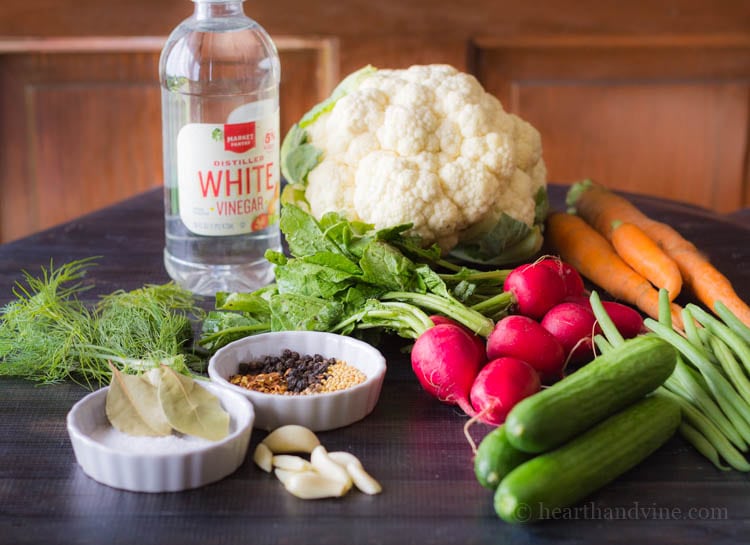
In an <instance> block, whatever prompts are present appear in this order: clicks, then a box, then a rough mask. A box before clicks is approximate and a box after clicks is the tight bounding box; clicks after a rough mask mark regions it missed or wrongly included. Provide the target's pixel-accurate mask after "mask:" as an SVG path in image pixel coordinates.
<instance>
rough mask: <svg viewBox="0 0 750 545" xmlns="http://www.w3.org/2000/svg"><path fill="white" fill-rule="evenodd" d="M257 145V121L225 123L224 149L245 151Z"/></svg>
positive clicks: (236, 151)
mask: <svg viewBox="0 0 750 545" xmlns="http://www.w3.org/2000/svg"><path fill="white" fill-rule="evenodd" d="M254 147H255V121H249V122H248V123H232V124H225V125H224V150H225V151H233V152H235V153H244V152H246V151H248V150H251V149H253V148H254Z"/></svg>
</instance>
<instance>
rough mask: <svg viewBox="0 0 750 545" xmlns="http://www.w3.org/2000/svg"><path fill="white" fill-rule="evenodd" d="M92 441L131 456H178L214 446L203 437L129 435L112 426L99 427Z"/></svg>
mask: <svg viewBox="0 0 750 545" xmlns="http://www.w3.org/2000/svg"><path fill="white" fill-rule="evenodd" d="M91 439H93V440H94V441H96V442H97V443H100V444H102V445H104V446H106V447H110V448H112V449H115V450H117V451H120V452H127V453H131V454H177V453H181V452H189V451H191V450H197V449H201V448H203V447H207V446H209V445H211V444H213V442H212V441H208V440H207V439H203V438H201V437H194V436H191V435H177V434H174V433H173V434H171V435H165V436H160V437H148V436H137V435H128V434H126V433H122V432H121V431H119V430H117V429H115V428H113V427H112V426H99V427H98V428H96V429H95V430H94V431H93V432H92V433H91Z"/></svg>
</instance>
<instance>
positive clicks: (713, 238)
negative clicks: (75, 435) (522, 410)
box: [0, 187, 750, 545]
mask: <svg viewBox="0 0 750 545" xmlns="http://www.w3.org/2000/svg"><path fill="white" fill-rule="evenodd" d="M550 193H551V196H552V200H553V203H554V204H556V205H557V207H558V208H559V207H560V206H561V202H562V195H563V192H562V188H560V187H551V188H550ZM634 199H635V201H636V202H637V204H639V205H640V206H641V207H642V208H643V209H644V210H646V211H647V212H648V213H650V214H652V215H653V216H654V217H656V218H659V219H662V220H665V221H668V222H669V223H671V224H672V225H674V226H675V227H677V228H678V229H679V230H680V231H682V232H683V233H684V234H685V235H687V236H688V237H689V238H690V239H692V240H693V241H694V242H695V243H696V244H697V245H698V246H699V247H700V248H701V249H702V250H704V251H705V252H706V253H707V254H708V255H709V256H710V257H711V259H712V260H714V261H715V262H716V264H717V265H718V266H719V267H720V268H721V269H722V270H724V271H725V272H726V273H727V275H728V276H729V277H730V279H731V280H732V281H733V282H734V283H735V285H736V286H737V287H738V290H739V292H740V295H741V296H743V297H744V298H745V299H746V300H750V246H749V245H748V242H750V229H749V228H748V224H744V225H743V223H742V222H743V221H744V220H745V218H747V217H748V216H747V215H742V214H740V215H737V216H735V217H733V218H721V217H717V216H715V215H713V214H711V213H708V212H706V211H703V210H700V209H696V208H692V207H687V206H683V205H679V204H674V203H666V202H663V201H658V200H654V199H649V198H643V197H634ZM162 246H163V220H162V203H161V194H160V191H158V190H156V191H151V192H148V193H146V194H143V195H141V196H138V197H136V198H134V199H131V200H129V201H126V202H123V203H121V204H118V205H116V206H114V207H111V208H108V209H106V210H103V211H101V212H97V213H94V214H91V215H89V216H86V217H83V218H81V219H79V220H76V221H73V222H70V223H68V224H65V225H62V226H60V227H58V228H55V229H52V230H49V231H46V232H43V233H40V234H37V235H34V236H31V237H28V238H26V239H23V240H19V241H16V242H12V243H9V244H5V245H3V246H0V304H3V303H5V302H7V301H9V300H10V299H11V297H12V293H11V288H12V285H13V284H14V282H16V281H17V280H19V279H20V274H19V271H20V270H21V269H25V270H28V271H29V272H31V273H36V272H38V271H39V267H40V266H42V265H45V266H46V265H49V262H50V259H53V260H54V262H55V263H56V264H62V263H64V262H67V261H70V260H73V259H79V258H83V257H88V256H94V255H100V256H102V258H101V259H100V261H99V265H98V266H97V267H96V268H95V269H93V270H92V271H91V272H90V274H89V276H88V281H89V282H91V283H93V284H94V285H95V288H94V289H93V290H92V291H91V292H90V294H89V296H90V297H94V296H95V295H96V294H98V293H109V292H111V291H114V290H116V289H133V288H137V287H140V286H141V285H143V284H144V283H159V282H164V281H167V280H168V278H167V276H166V273H165V272H164V269H163V266H162V253H161V252H162ZM385 352H386V356H387V358H388V363H389V368H388V372H387V376H386V381H385V385H384V387H383V392H382V397H381V399H380V402H379V404H378V406H377V408H376V409H375V411H374V413H373V414H372V415H370V416H369V417H368V418H366V419H365V420H363V421H362V422H360V423H357V424H354V425H352V426H349V427H347V428H344V429H339V430H335V431H330V432H326V433H321V434H320V437H321V439H322V441H323V443H324V444H325V445H326V446H327V447H328V448H329V449H331V450H336V449H346V450H350V451H352V452H354V453H355V454H357V455H358V456H359V457H360V458H361V459H362V461H363V462H364V464H365V466H366V467H367V468H368V469H369V470H370V472H371V473H372V474H373V475H374V476H376V477H377V478H378V479H379V480H380V481H381V482H382V484H383V486H384V492H383V493H382V494H381V495H378V496H374V497H369V496H365V495H363V494H361V493H357V492H354V491H353V492H351V493H350V494H348V495H347V496H346V497H344V498H342V499H333V500H320V501H303V500H298V499H296V498H294V497H292V496H291V495H289V494H288V493H286V492H285V491H284V490H283V489H282V487H281V485H280V484H279V483H278V482H277V481H276V479H275V478H274V477H271V476H269V475H267V474H265V473H263V472H262V471H260V470H259V469H257V468H256V467H255V466H254V465H253V463H252V461H250V460H249V459H248V461H247V462H246V463H245V464H244V465H243V466H242V467H240V469H239V470H238V471H237V472H236V473H235V474H233V475H231V476H230V477H228V478H226V479H225V480H223V481H221V482H218V483H215V484H212V485H209V486H206V487H204V488H200V489H197V490H192V491H185V492H179V493H169V494H142V493H131V492H124V491H120V490H115V489H112V488H108V487H106V486H104V485H101V484H98V483H97V482H95V481H93V480H91V479H90V478H88V477H87V476H86V475H84V473H83V472H82V471H81V469H80V468H79V467H78V466H77V464H76V462H75V459H74V456H73V450H72V448H71V446H70V442H69V440H68V435H67V431H66V428H65V416H66V414H67V412H68V410H69V409H70V407H71V406H72V405H73V404H74V403H75V402H76V401H77V400H78V399H80V398H81V397H83V396H84V395H85V394H86V393H87V392H86V391H85V390H83V389H81V388H80V387H78V386H76V385H72V384H62V385H55V386H36V385H33V384H31V383H28V382H24V381H21V380H15V379H8V378H3V379H0V388H1V389H2V390H1V393H0V416H1V417H2V419H1V420H0V422H1V423H0V543H3V544H5V543H7V544H16V545H20V544H65V543H78V544H82V543H112V544H115V543H134V544H135V543H137V544H150V543H154V544H160V545H166V544H180V545H187V544H193V543H195V544H200V545H209V544H212V543H217V544H218V543H222V544H224V543H243V544H250V543H252V544H254V545H260V544H266V543H268V544H292V543H294V544H296V543H300V544H317V543H346V544H365V543H373V544H375V543H394V544H408V543H415V544H420V545H427V544H431V543H436V544H437V543H439V544H448V543H453V544H456V545H468V544H472V543H507V542H514V543H596V544H599V543H628V544H631V545H632V543H675V544H681V545H685V544H688V543H700V544H705V543H748V542H750V483H749V482H748V477H747V476H746V475H743V474H741V473H737V472H732V473H722V472H719V471H718V470H716V469H714V467H713V466H711V465H710V464H709V463H708V462H706V461H705V460H704V459H703V458H702V457H701V456H699V455H698V454H697V453H696V452H695V451H693V449H692V448H691V447H690V446H689V445H687V444H686V443H685V442H684V441H682V440H681V439H680V438H679V437H675V438H673V439H672V440H671V441H670V442H669V443H668V444H667V445H666V446H665V447H664V448H663V449H661V450H660V451H659V452H657V453H656V454H654V455H653V456H652V457H651V458H649V459H648V460H647V461H646V462H644V463H643V464H641V465H640V466H639V467H637V468H635V469H634V470H632V471H630V472H629V473H627V474H626V475H624V476H622V477H621V478H619V479H617V480H616V481H615V482H613V483H611V484H610V485H609V486H607V487H606V488H604V489H602V490H601V491H599V492H597V493H596V494H594V495H593V496H591V497H590V498H589V499H588V500H586V501H585V502H584V503H582V504H581V505H580V506H578V508H577V509H573V510H568V511H566V512H564V513H561V514H560V516H559V517H556V518H557V520H549V521H546V522H544V523H541V524H537V525H533V526H511V525H508V524H505V523H503V522H502V521H500V520H499V519H498V518H497V517H496V516H495V514H494V511H493V507H492V494H491V493H490V492H489V491H487V490H485V489H483V488H482V487H481V486H479V484H478V483H477V482H476V481H475V479H474V475H473V470H472V451H471V449H470V447H469V445H468V443H467V441H466V439H465V438H464V434H463V425H464V422H465V420H466V417H464V416H462V415H461V414H460V413H459V412H457V411H456V410H454V409H453V408H451V407H448V406H445V405H441V404H439V403H437V402H435V401H434V400H432V399H431V398H429V397H428V396H427V395H426V394H425V393H424V392H423V391H422V390H421V389H420V387H419V385H418V384H417V381H416V380H415V379H414V378H413V377H412V375H411V370H410V367H409V365H408V359H407V358H406V357H405V356H404V355H403V354H401V353H399V351H398V346H389V347H387V348H386V349H385ZM488 429H489V428H487V427H484V426H482V425H478V426H476V427H474V428H473V432H472V433H473V435H474V436H475V438H477V439H479V438H481V436H482V435H483V434H484V433H486V432H487V431H488ZM263 436H264V432H260V431H255V432H254V433H253V437H252V441H251V446H250V448H251V449H252V448H254V446H255V444H257V442H258V441H260V440H261V439H262V437H263ZM581 463H586V460H581Z"/></svg>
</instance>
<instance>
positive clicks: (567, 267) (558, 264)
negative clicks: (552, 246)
mask: <svg viewBox="0 0 750 545" xmlns="http://www.w3.org/2000/svg"><path fill="white" fill-rule="evenodd" d="M539 264H540V265H544V266H545V267H549V268H550V269H552V270H553V271H555V273H556V274H557V275H559V276H560V278H562V279H563V283H564V284H565V295H567V296H568V297H574V296H578V295H583V294H584V293H585V291H586V288H585V286H584V285H583V278H582V277H581V275H580V273H579V272H578V271H577V270H576V268H575V267H573V265H571V264H569V263H566V262H565V261H563V260H561V259H559V258H556V257H548V258H545V259H542V260H541V261H539Z"/></svg>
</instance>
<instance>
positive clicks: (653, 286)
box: [546, 180, 750, 329]
mask: <svg viewBox="0 0 750 545" xmlns="http://www.w3.org/2000/svg"><path fill="white" fill-rule="evenodd" d="M567 204H568V205H569V206H570V207H571V210H572V211H573V212H574V213H561V212H553V213H551V214H550V215H549V217H548V218H547V231H546V238H547V242H548V243H549V244H550V245H551V246H552V248H553V249H554V250H556V251H557V252H558V253H559V254H560V257H561V258H562V259H563V261H566V262H568V263H570V264H571V265H573V267H575V268H576V269H578V271H579V272H580V273H581V274H582V275H584V276H585V277H587V278H588V279H589V280H591V281H592V282H594V283H595V284H597V285H598V286H600V287H601V288H604V289H605V290H607V291H608V292H609V293H610V294H611V295H612V296H613V297H615V298H617V299H620V300H622V301H625V302H627V303H630V304H632V305H634V306H636V307H638V308H639V309H640V310H641V311H643V312H644V313H645V314H647V315H648V316H650V317H652V318H654V319H658V316H659V292H658V290H659V289H664V290H666V291H667V292H668V294H669V300H670V301H674V299H675V298H676V297H677V295H678V294H679V293H680V291H681V289H682V286H683V284H684V285H685V286H687V287H688V288H689V289H690V290H691V291H692V293H693V295H695V297H697V298H698V300H700V301H701V302H702V303H703V304H704V305H706V306H707V307H708V308H710V309H712V310H715V309H716V304H717V302H721V303H722V304H723V305H725V306H726V307H727V308H729V309H730V310H731V311H732V313H733V314H734V315H735V316H737V317H738V318H739V319H740V320H741V321H742V322H743V323H744V324H745V325H746V326H749V327H750V307H748V305H747V304H746V303H745V302H744V301H742V299H741V298H740V297H739V296H738V295H737V293H736V292H735V290H734V288H733V287H732V284H731V282H730V281H729V279H728V278H726V276H724V275H723V274H722V273H721V272H719V271H718V270H717V269H716V268H715V267H714V266H713V265H711V263H710V262H709V261H708V259H706V257H705V256H704V255H702V254H701V253H700V251H699V250H698V249H697V248H696V247H695V245H693V244H692V243H691V242H690V241H688V240H686V239H685V238H684V237H683V236H682V235H680V234H679V233H678V232H677V231H676V230H675V229H673V228H672V227H670V226H669V225H666V224H665V223H661V222H658V221H655V220H653V219H651V218H649V217H648V216H646V215H645V214H644V213H642V212H641V211H640V210H638V208H636V207H635V206H634V205H633V204H632V203H631V202H630V201H629V200H627V199H626V198H624V197H622V196H620V195H617V194H615V193H614V192H612V191H610V190H609V189H607V188H606V187H604V186H602V185H599V184H596V183H593V182H591V181H590V180H585V181H583V182H579V183H577V184H574V185H573V186H572V187H571V189H570V191H569V192H568V199H567ZM671 310H672V312H671V314H672V321H673V323H674V325H675V326H676V327H678V328H680V329H682V327H683V324H682V312H681V311H682V309H681V307H679V306H678V305H677V304H675V303H671Z"/></svg>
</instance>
